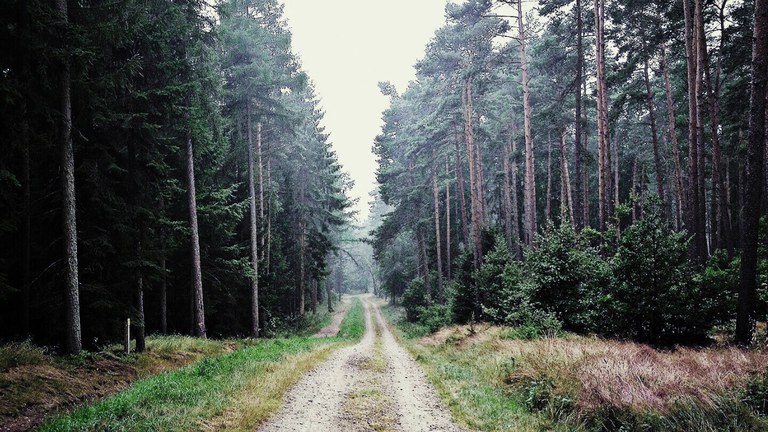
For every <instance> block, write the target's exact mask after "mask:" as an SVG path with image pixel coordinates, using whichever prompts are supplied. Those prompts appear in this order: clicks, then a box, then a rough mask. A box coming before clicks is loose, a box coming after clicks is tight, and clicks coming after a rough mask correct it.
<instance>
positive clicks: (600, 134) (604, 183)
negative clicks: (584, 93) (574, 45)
mask: <svg viewBox="0 0 768 432" xmlns="http://www.w3.org/2000/svg"><path fill="white" fill-rule="evenodd" d="M604 9H605V0H595V60H596V62H597V153H598V186H599V187H598V193H599V197H598V207H599V210H598V224H599V229H600V231H605V228H606V223H607V219H608V218H609V217H610V214H611V204H610V202H611V198H610V193H611V188H610V172H606V171H610V167H611V163H610V151H611V148H610V144H609V142H608V124H607V123H608V115H607V110H608V103H607V98H606V95H605V92H606V84H605V42H604V40H603V39H604V28H603V22H604V19H605V11H604Z"/></svg>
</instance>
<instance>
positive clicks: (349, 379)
mask: <svg viewBox="0 0 768 432" xmlns="http://www.w3.org/2000/svg"><path fill="white" fill-rule="evenodd" d="M359 298H360V299H361V300H362V302H363V305H364V307H365V334H364V336H363V338H362V340H361V341H360V342H359V343H358V344H356V345H354V346H350V347H345V348H342V349H340V350H338V351H336V352H335V353H334V354H332V355H331V357H330V358H329V359H328V360H327V361H326V362H324V363H322V364H320V365H319V366H318V367H316V368H314V369H312V370H311V371H310V372H309V373H308V374H307V375H305V376H304V377H302V379H301V380H300V381H299V382H298V383H297V384H296V386H294V387H293V388H292V389H291V390H290V391H289V392H288V394H287V395H286V397H285V399H284V402H285V403H284V405H283V407H282V409H281V410H280V411H279V412H278V413H277V414H276V415H275V416H274V417H272V418H271V419H270V420H269V421H267V423H265V424H264V425H263V426H262V427H261V428H260V429H259V430H261V431H264V432H275V431H333V430H338V431H445V432H450V431H462V430H463V429H462V428H461V427H459V426H458V425H456V424H455V423H454V422H453V421H452V419H451V414H450V412H449V411H448V410H447V409H446V407H445V406H444V405H443V404H442V402H441V401H440V399H439V397H438V396H437V393H436V392H435V390H434V388H433V387H432V386H431V385H430V384H429V383H428V382H427V379H426V376H425V375H424V372H423V371H422V370H421V368H420V367H419V366H418V365H417V364H416V362H415V361H414V360H413V359H412V358H411V356H410V355H409V354H408V352H407V351H406V350H405V349H404V348H403V347H402V346H400V344H399V343H398V342H397V340H396V339H395V337H394V336H393V334H392V332H391V331H390V329H389V327H388V326H387V324H386V323H385V321H384V319H383V318H382V315H381V312H380V310H379V302H378V301H377V300H376V299H374V298H373V297H371V296H370V295H363V296H360V297H359Z"/></svg>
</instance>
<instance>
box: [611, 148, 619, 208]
mask: <svg viewBox="0 0 768 432" xmlns="http://www.w3.org/2000/svg"><path fill="white" fill-rule="evenodd" d="M611 148H612V149H613V157H612V158H611V159H613V162H612V165H609V166H613V181H612V182H611V183H612V184H611V186H613V202H614V203H615V204H616V205H618V204H619V141H618V140H616V139H614V140H613V141H612V144H611ZM613 210H614V207H613V206H611V213H610V214H609V216H613V214H614V211H613Z"/></svg>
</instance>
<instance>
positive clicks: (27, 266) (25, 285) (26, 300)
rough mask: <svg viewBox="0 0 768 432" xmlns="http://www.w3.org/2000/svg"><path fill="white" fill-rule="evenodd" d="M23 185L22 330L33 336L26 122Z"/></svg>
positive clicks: (28, 166)
mask: <svg viewBox="0 0 768 432" xmlns="http://www.w3.org/2000/svg"><path fill="white" fill-rule="evenodd" d="M22 140H23V144H22V145H23V146H24V148H23V149H22V171H23V172H22V183H23V192H22V193H23V194H24V210H23V211H24V220H23V222H22V229H21V236H22V239H21V242H22V248H23V249H22V251H21V259H22V264H21V267H22V270H21V273H22V276H21V277H22V305H21V330H22V333H23V334H24V336H31V334H32V333H31V328H30V318H29V317H30V307H31V306H30V297H31V292H32V192H31V185H30V181H31V175H30V174H31V173H30V161H29V145H30V144H29V125H28V124H27V121H26V120H25V121H24V123H23V125H22Z"/></svg>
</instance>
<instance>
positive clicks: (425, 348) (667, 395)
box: [388, 310, 768, 431]
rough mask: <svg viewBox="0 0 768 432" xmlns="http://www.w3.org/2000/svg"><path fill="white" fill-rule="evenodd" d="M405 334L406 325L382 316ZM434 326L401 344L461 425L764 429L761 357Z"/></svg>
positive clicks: (766, 391) (766, 356) (767, 361)
mask: <svg viewBox="0 0 768 432" xmlns="http://www.w3.org/2000/svg"><path fill="white" fill-rule="evenodd" d="M388 315H389V316H390V319H392V318H393V316H394V321H395V323H396V324H397V325H398V327H400V328H404V329H405V331H406V332H403V333H401V334H402V335H404V336H405V335H407V332H408V331H409V330H411V329H410V327H409V326H407V325H406V326H403V325H402V323H401V322H400V321H398V320H397V319H396V312H395V313H394V315H393V312H392V311H391V310H390V311H389V312H388ZM474 330H475V332H474V333H472V332H470V331H469V329H468V328H466V327H465V326H453V327H448V328H443V329H442V330H440V331H439V332H437V333H435V334H433V335H430V336H428V337H423V338H421V339H416V338H413V337H411V338H407V337H406V340H405V342H406V346H407V347H408V348H409V350H410V351H411V352H412V353H413V354H414V355H415V356H416V358H417V360H418V361H419V362H420V363H421V364H422V365H423V366H424V367H425V369H426V370H427V372H428V375H429V377H430V379H431V380H432V381H433V383H434V384H435V385H436V387H437V388H438V389H439V390H440V393H441V395H442V396H443V397H444V398H445V399H446V401H447V403H448V404H449V406H450V407H451V409H452V410H453V411H454V414H455V415H456V416H457V417H458V418H460V419H462V420H463V421H464V422H465V423H467V424H468V425H469V426H470V427H472V428H474V429H477V430H483V431H500V430H550V429H552V430H605V431H616V430H627V431H633V430H642V431H646V430H649V431H650V430H652V431H694V430H695V431H721V430H733V431H742V430H754V431H758V430H768V408H767V407H768V374H766V371H767V369H766V368H767V367H768V351H765V350H763V349H756V350H742V349H737V348H722V347H721V348H708V349H692V348H678V349H675V350H657V349H654V348H652V347H649V346H647V345H642V344H636V343H631V342H621V341H613V340H605V339H592V338H583V337H577V336H573V335H565V337H559V338H544V339H537V340H510V339H508V338H509V336H510V335H515V334H516V332H515V331H514V329H509V328H500V327H494V326H487V325H478V326H475V329H474Z"/></svg>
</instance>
